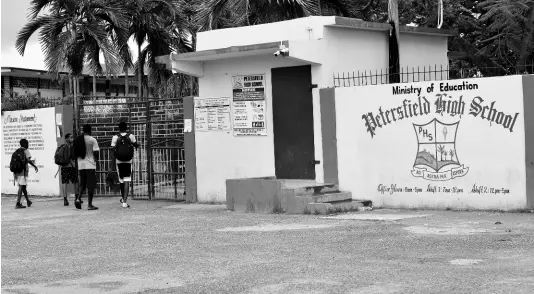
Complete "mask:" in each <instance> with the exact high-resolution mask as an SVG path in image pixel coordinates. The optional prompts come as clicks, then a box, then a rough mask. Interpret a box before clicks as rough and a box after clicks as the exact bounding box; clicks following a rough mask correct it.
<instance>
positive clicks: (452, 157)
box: [449, 149, 455, 161]
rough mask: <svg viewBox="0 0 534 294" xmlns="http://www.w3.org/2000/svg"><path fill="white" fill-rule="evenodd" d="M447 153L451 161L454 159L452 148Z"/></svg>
mask: <svg viewBox="0 0 534 294" xmlns="http://www.w3.org/2000/svg"><path fill="white" fill-rule="evenodd" d="M449 154H450V156H451V161H453V160H454V154H455V152H454V150H452V149H451V150H450V151H449Z"/></svg>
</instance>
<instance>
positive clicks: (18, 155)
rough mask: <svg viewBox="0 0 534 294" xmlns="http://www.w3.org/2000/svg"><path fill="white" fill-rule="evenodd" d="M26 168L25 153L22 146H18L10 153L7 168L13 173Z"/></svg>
mask: <svg viewBox="0 0 534 294" xmlns="http://www.w3.org/2000/svg"><path fill="white" fill-rule="evenodd" d="M25 169H26V155H25V154H24V148H19V149H17V150H15V152H13V154H12V155H11V162H10V163H9V170H10V171H11V172H13V173H16V174H18V173H21V172H22V171H24V170H25Z"/></svg>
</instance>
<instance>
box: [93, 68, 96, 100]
mask: <svg viewBox="0 0 534 294" xmlns="http://www.w3.org/2000/svg"><path fill="white" fill-rule="evenodd" d="M93 97H96V74H93Z"/></svg>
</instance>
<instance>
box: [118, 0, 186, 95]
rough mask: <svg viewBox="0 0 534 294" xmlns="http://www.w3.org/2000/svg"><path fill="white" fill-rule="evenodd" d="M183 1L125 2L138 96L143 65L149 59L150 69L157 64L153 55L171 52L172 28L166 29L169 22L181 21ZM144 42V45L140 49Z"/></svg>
mask: <svg viewBox="0 0 534 294" xmlns="http://www.w3.org/2000/svg"><path fill="white" fill-rule="evenodd" d="M185 5H186V2H185V0H174V1H173V0H130V1H129V2H127V5H126V6H127V7H128V10H129V11H130V14H131V18H130V25H129V28H130V34H131V35H132V36H133V38H134V40H135V42H136V45H137V55H138V57H137V63H136V65H135V66H136V72H137V78H138V86H139V92H138V93H139V97H141V96H142V86H143V76H144V67H145V65H146V63H147V62H148V65H149V66H150V68H153V67H154V66H155V64H156V56H159V55H167V54H170V52H171V49H172V46H171V45H172V43H173V39H174V38H175V33H176V32H175V31H169V30H168V27H167V25H169V23H170V22H176V21H177V19H178V24H183V22H184V21H185V17H184V18H180V17H179V16H181V11H182V7H183V6H185ZM145 42H146V47H145V48H144V49H143V50H141V47H142V45H143V44H144V43H145Z"/></svg>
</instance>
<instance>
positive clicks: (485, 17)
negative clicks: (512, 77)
mask: <svg viewBox="0 0 534 294" xmlns="http://www.w3.org/2000/svg"><path fill="white" fill-rule="evenodd" d="M479 7H480V8H481V9H482V10H483V11H484V13H483V14H482V15H481V17H480V19H479V21H480V26H481V28H482V31H483V33H484V37H486V38H484V39H482V40H479V44H480V45H481V46H480V47H481V49H480V50H481V52H482V53H483V54H484V55H486V56H490V58H492V59H493V60H494V61H495V62H496V63H498V64H500V65H501V66H502V67H504V68H513V67H516V68H517V67H519V68H520V69H523V70H524V65H526V64H527V61H530V62H532V60H533V57H534V51H533V50H534V44H533V43H534V0H489V1H483V2H481V3H480V4H479ZM512 73H513V72H512Z"/></svg>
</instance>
